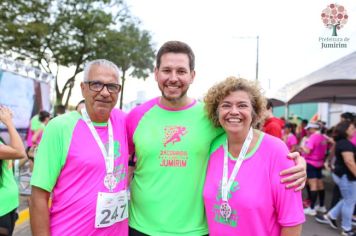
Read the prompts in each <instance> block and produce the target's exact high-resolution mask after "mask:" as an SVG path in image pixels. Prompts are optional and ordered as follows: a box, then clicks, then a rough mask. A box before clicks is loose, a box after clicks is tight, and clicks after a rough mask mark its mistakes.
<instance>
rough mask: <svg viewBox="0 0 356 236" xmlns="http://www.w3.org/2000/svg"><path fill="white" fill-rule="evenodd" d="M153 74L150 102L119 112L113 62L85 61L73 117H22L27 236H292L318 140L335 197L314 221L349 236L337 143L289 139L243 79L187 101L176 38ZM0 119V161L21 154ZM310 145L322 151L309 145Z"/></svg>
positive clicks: (189, 79) (318, 190)
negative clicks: (25, 121)
mask: <svg viewBox="0 0 356 236" xmlns="http://www.w3.org/2000/svg"><path fill="white" fill-rule="evenodd" d="M154 75H155V80H156V81H157V85H158V88H159V90H160V91H161V95H160V96H158V97H156V98H153V99H151V100H149V101H147V102H145V103H144V104H141V105H139V106H137V107H135V108H134V109H132V110H131V111H130V112H129V113H128V114H125V113H124V112H122V111H120V110H119V109H117V108H114V107H115V105H116V103H117V100H118V95H119V93H120V91H121V85H120V72H119V69H118V67H117V66H116V65H115V64H114V63H112V62H110V61H108V60H105V59H98V60H93V61H91V62H89V63H87V64H86V65H85V68H84V76H83V81H82V82H81V85H80V87H81V92H82V95H83V98H84V100H83V101H81V102H80V103H79V104H78V106H77V107H76V110H75V111H72V112H67V113H65V114H62V115H59V116H57V117H55V118H53V119H51V120H50V116H49V113H48V114H47V113H45V112H40V113H39V115H38V117H36V121H40V124H39V123H37V124H36V123H35V124H34V125H33V124H32V123H33V122H31V128H30V132H31V135H32V137H29V138H28V140H30V141H29V142H28V143H31V145H29V147H30V148H29V149H28V153H29V151H30V150H31V149H33V148H31V147H33V146H35V147H36V149H35V150H36V152H35V155H34V156H33V161H34V168H33V173H32V179H31V185H32V194H31V197H30V224H31V230H32V234H33V235H34V236H37V235H38V236H40V235H41V236H42V235H123V236H125V235H132V236H136V235H137V236H142V235H197V236H198V235H199V236H201V235H213V236H214V235H224V236H228V235H283V236H286V235H291V236H293V235H296V236H297V235H301V231H302V224H303V222H304V221H305V216H304V213H305V211H307V209H305V210H303V203H302V193H301V191H300V190H302V189H303V188H304V186H305V181H306V175H308V181H307V183H308V188H309V189H310V199H311V203H310V207H309V211H313V210H314V211H316V210H318V209H319V210H320V209H322V210H323V206H324V203H323V201H324V197H323V195H325V194H324V193H323V185H322V180H321V177H322V175H321V168H322V167H323V164H324V159H322V160H321V158H320V157H319V156H321V155H323V158H324V157H325V156H326V152H327V150H329V149H328V147H329V146H328V145H330V147H334V152H333V153H335V156H336V161H335V165H334V166H335V168H334V169H335V176H336V177H335V178H334V179H335V182H336V183H337V185H338V186H339V189H340V193H341V198H340V199H341V200H340V201H339V202H338V203H337V204H336V206H335V209H334V208H333V209H332V210H330V211H329V212H328V213H326V210H325V211H323V212H325V213H326V214H325V215H323V217H322V218H320V220H321V221H323V222H327V223H329V222H334V221H333V220H335V219H336V217H338V215H339V212H343V213H342V219H343V221H342V222H343V224H342V229H343V233H344V232H346V233H347V232H349V230H350V229H349V228H348V227H349V219H350V217H349V213H347V216H346V213H344V211H345V210H343V209H344V208H345V205H348V206H350V204H354V202H353V200H352V199H351V198H354V196H355V195H351V193H348V194H349V195H347V194H345V192H346V190H344V189H345V188H347V189H348V188H349V186H351V185H352V186H355V185H353V183H356V182H354V179H352V178H354V176H355V172H354V169H351V170H350V172H347V171H348V170H349V169H348V167H349V164H348V163H351V159H352V158H354V153H352V150H353V149H352V148H351V146H349V143H347V142H346V141H343V142H344V143H342V145H338V142H339V141H338V140H336V139H335V141H332V140H333V139H332V138H326V136H325V134H323V133H322V132H320V129H321V127H320V126H318V127H316V124H314V123H309V124H307V125H306V126H305V127H303V128H300V129H299V132H297V133H295V125H293V124H291V123H285V122H283V121H281V120H279V119H278V118H276V117H273V113H272V112H271V109H272V106H271V104H270V102H269V101H268V100H267V99H266V98H265V97H264V95H263V94H262V93H261V92H260V91H261V89H260V88H259V86H258V84H257V83H255V82H251V81H248V80H245V79H242V78H236V77H228V78H226V79H225V80H223V81H222V82H220V83H217V84H216V85H214V86H213V87H212V88H210V89H209V91H207V93H206V95H205V97H204V102H199V101H197V100H196V99H194V98H191V97H189V96H188V94H187V92H188V89H189V87H190V85H191V84H192V83H193V82H194V79H195V56H194V53H193V50H192V49H191V48H190V46H189V45H187V44H186V43H184V42H180V41H169V42H166V43H165V44H163V45H162V46H161V48H160V49H159V50H158V52H157V56H156V67H155V71H154ZM1 112H2V113H3V114H2V113H1ZM4 114H5V115H4ZM9 114H10V112H9V111H8V109H7V108H0V121H1V122H3V123H4V124H5V125H6V126H7V127H8V129H9V133H10V132H11V131H10V130H12V132H15V133H13V134H12V137H14V138H13V139H11V140H12V142H11V143H10V145H9V146H8V145H5V144H0V157H1V158H0V160H1V161H2V160H7V159H15V158H24V156H26V155H25V154H24V153H25V149H24V146H23V144H22V141H21V145H19V144H18V140H17V139H18V137H17V136H18V135H17V134H16V130H15V131H14V129H13V128H12V126H11V119H10V117H11V116H10V115H9ZM4 117H5V118H4ZM9 120H10V121H9ZM302 123H305V122H302ZM350 127H351V126H350ZM348 129H349V128H348ZM348 132H351V131H348ZM16 135H17V136H16ZM10 136H11V134H10ZM339 136H340V137H344V136H342V135H339ZM347 138H348V136H347V137H346V139H347ZM340 139H341V138H340ZM344 139H345V137H344ZM321 143H322V144H323V145H324V144H325V147H324V146H323V148H321V147H320V148H319V147H317V145H319V144H321ZM299 152H300V153H301V155H300V154H299ZM345 153H346V154H345ZM350 153H351V154H350ZM344 155H346V156H347V157H346V158H344V159H342V158H343V156H344ZM352 155H353V156H352ZM302 156H303V157H305V159H304V158H303V157H302ZM340 156H341V157H340ZM340 158H341V159H340ZM2 164H3V166H4V163H2ZM341 165H343V167H342V168H341V167H338V166H341ZM350 165H351V164H350ZM338 168H339V169H338ZM2 169H3V170H4V169H5V168H2ZM8 169H9V168H7V170H6V173H7V172H9V170H8ZM336 170H338V171H336ZM345 171H346V174H347V177H350V178H351V179H345V178H346V177H344V175H343V173H344V172H345ZM1 173H2V172H0V174H1ZM0 176H1V175H0ZM3 176H4V175H3ZM12 178H13V177H12ZM4 179H5V178H4ZM0 180H1V179H0ZM1 183H2V182H0V200H3V199H2V197H3V195H2V194H1V193H2V191H7V190H5V189H4V188H3V185H1ZM7 184H11V185H12V188H13V189H14V188H16V183H15V182H11V183H10V182H8V183H7ZM345 184H346V185H347V187H343V186H345ZM347 191H348V190H347ZM128 192H130V194H128ZM11 194H12V195H11V196H8V198H9V199H4V202H11V201H13V204H12V205H10V204H9V206H11V207H10V208H11V209H2V208H1V207H0V235H11V234H12V230H13V225H14V224H13V223H14V220H15V218H16V208H17V206H18V201H17V202H14V200H13V199H14V197H13V196H14V195H18V192H16V191H13V192H12V193H11ZM261 196H263V198H261ZM10 197H12V199H11V200H10ZM317 197H319V206H317V205H316V199H317ZM49 202H50V204H49ZM3 217H5V218H4V219H3ZM351 218H352V217H351ZM9 219H10V221H9ZM11 220H12V221H11ZM5 221H6V222H8V221H9V222H10V223H11V224H10V225H4V224H3V222H5ZM344 221H345V223H344ZM3 229H4V230H7V231H4V232H6V233H3V231H1V230H3Z"/></svg>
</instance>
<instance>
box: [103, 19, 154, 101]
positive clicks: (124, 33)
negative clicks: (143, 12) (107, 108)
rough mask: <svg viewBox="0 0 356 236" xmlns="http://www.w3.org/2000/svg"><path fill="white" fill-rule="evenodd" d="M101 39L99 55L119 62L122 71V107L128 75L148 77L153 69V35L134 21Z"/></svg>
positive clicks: (111, 31) (116, 62)
mask: <svg viewBox="0 0 356 236" xmlns="http://www.w3.org/2000/svg"><path fill="white" fill-rule="evenodd" d="M101 39H102V42H101V43H100V45H102V46H101V51H100V53H99V55H100V56H101V57H102V58H106V59H108V60H111V61H113V62H114V63H115V64H117V65H118V67H119V68H120V70H121V73H122V75H121V86H122V89H121V95H120V108H122V105H123V96H124V88H125V81H126V78H127V75H130V76H132V77H135V78H139V79H140V78H143V79H146V78H147V76H148V75H149V73H151V72H152V71H153V64H154V59H155V51H154V49H153V45H152V42H151V35H150V34H149V33H148V32H147V31H141V30H140V29H139V28H138V27H137V25H135V24H134V23H129V24H124V25H122V27H121V28H120V31H115V30H110V31H108V32H107V34H106V36H105V37H104V38H101Z"/></svg>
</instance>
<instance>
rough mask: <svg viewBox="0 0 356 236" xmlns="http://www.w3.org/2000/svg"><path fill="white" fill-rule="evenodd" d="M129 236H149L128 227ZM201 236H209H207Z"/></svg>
mask: <svg viewBox="0 0 356 236" xmlns="http://www.w3.org/2000/svg"><path fill="white" fill-rule="evenodd" d="M129 236H149V235H148V234H144V233H141V232H140V231H137V230H136V229H134V228H131V227H129ZM203 236H209V234H207V235H203Z"/></svg>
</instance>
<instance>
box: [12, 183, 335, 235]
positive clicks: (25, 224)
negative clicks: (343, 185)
mask: <svg viewBox="0 0 356 236" xmlns="http://www.w3.org/2000/svg"><path fill="white" fill-rule="evenodd" d="M332 187H333V183H332V181H331V179H330V178H326V203H327V206H328V204H329V202H330V197H331V189H332ZM27 207H28V203H27V196H21V203H20V208H19V209H20V211H21V213H22V217H20V219H19V220H22V223H20V224H17V225H16V227H15V232H14V236H31V231H30V226H29V220H28V212H27ZM18 223H19V222H18ZM336 235H340V231H338V230H334V229H332V228H331V227H330V226H329V225H323V224H319V223H317V222H316V221H315V220H314V218H313V217H310V216H307V219H306V223H305V224H304V225H303V232H302V236H336Z"/></svg>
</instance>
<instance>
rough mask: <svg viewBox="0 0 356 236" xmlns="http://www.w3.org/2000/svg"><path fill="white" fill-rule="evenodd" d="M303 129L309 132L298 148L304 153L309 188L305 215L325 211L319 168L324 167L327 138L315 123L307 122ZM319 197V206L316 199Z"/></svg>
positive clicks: (313, 214) (322, 184)
mask: <svg viewBox="0 0 356 236" xmlns="http://www.w3.org/2000/svg"><path fill="white" fill-rule="evenodd" d="M305 129H306V130H307V131H308V133H309V138H308V141H307V142H306V143H305V145H302V146H300V150H301V151H302V152H303V153H305V155H304V157H305V159H306V161H307V182H308V185H309V188H310V198H311V199H310V200H311V204H310V207H308V208H306V209H305V210H304V213H305V214H307V215H312V216H315V215H316V211H317V210H318V211H320V212H323V213H324V212H326V208H325V206H324V200H325V189H324V182H323V180H322V173H321V170H322V169H323V167H324V160H325V158H326V152H327V144H328V143H327V139H326V138H325V136H324V135H323V134H321V133H320V131H319V130H320V126H319V125H318V124H317V123H309V124H308V125H307V127H305ZM318 197H319V206H317V207H316V201H317V199H318Z"/></svg>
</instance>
